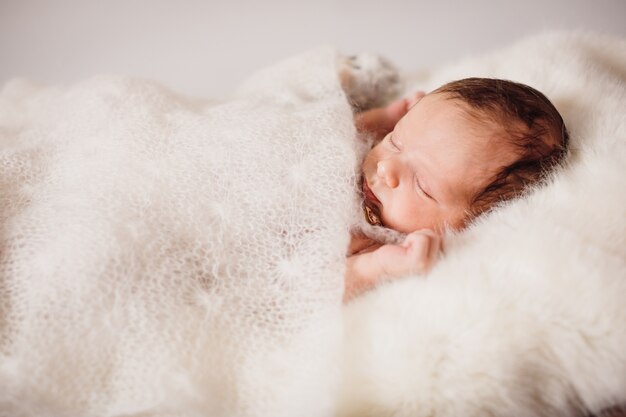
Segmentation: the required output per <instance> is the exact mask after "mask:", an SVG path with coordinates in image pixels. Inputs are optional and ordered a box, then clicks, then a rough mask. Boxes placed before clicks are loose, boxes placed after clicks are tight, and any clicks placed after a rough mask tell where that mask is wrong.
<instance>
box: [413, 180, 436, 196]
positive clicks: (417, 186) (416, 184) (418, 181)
mask: <svg viewBox="0 0 626 417" xmlns="http://www.w3.org/2000/svg"><path fill="white" fill-rule="evenodd" d="M415 187H416V188H417V189H419V191H420V192H421V193H423V194H424V195H425V196H426V197H428V198H430V199H431V200H434V198H433V197H432V196H431V195H430V194H428V193H427V192H426V191H424V188H423V187H422V185H421V184H420V180H419V178H417V176H416V177H415Z"/></svg>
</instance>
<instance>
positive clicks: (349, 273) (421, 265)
mask: <svg viewBox="0 0 626 417" xmlns="http://www.w3.org/2000/svg"><path fill="white" fill-rule="evenodd" d="M441 246H442V243H441V237H440V236H439V235H438V234H436V233H435V232H433V231H431V230H427V229H424V230H418V231H416V232H413V233H411V234H409V235H408V236H407V237H406V238H405V239H404V241H403V242H402V243H401V244H399V245H389V244H388V245H382V246H380V247H379V248H378V249H375V250H373V251H370V252H367V253H362V254H357V255H353V256H350V257H348V259H347V270H346V277H345V291H344V302H346V301H349V300H350V299H351V298H353V297H355V296H357V295H359V294H361V293H362V292H365V291H367V290H369V289H371V288H374V287H375V286H376V285H378V284H379V283H381V282H384V281H387V280H389V279H393V278H399V277H402V276H407V275H412V274H424V273H426V272H428V270H429V269H430V268H431V267H432V265H433V263H434V262H435V260H436V259H437V256H438V254H439V252H440V251H441Z"/></svg>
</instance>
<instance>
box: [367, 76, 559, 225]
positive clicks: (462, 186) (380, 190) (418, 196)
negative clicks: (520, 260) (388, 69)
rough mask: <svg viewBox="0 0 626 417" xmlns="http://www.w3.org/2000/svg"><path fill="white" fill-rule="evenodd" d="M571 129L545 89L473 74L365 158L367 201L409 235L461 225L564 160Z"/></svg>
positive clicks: (422, 103)
mask: <svg viewBox="0 0 626 417" xmlns="http://www.w3.org/2000/svg"><path fill="white" fill-rule="evenodd" d="M568 139H569V137H568V133H567V130H566V128H565V125H564V124H563V119H562V118H561V115H560V114H559V112H558V111H557V110H556V108H555V107H554V106H553V105H552V103H550V101H549V100H548V99H547V98H546V97H545V96H544V95H543V94H541V93H540V92H539V91H537V90H535V89H533V88H531V87H528V86H526V85H522V84H518V83H514V82H511V81H505V80H497V79H486V78H468V79H464V80H459V81H454V82H451V83H448V84H445V85H444V86H442V87H440V88H438V89H437V90H435V91H433V92H431V93H429V94H427V95H426V96H425V97H423V98H422V99H420V100H419V101H418V102H417V103H416V104H415V105H414V106H413V107H412V108H411V109H410V110H409V111H408V113H407V114H406V115H405V116H404V117H403V118H402V119H401V120H400V121H399V122H398V123H397V124H396V126H395V128H394V130H393V131H392V132H390V133H389V134H388V135H387V136H385V138H384V139H383V140H382V141H380V142H379V143H378V144H376V146H374V147H373V148H372V149H371V150H370V151H369V152H368V154H367V155H366V157H365V160H364V161H363V165H362V169H363V191H364V195H365V205H366V206H367V207H369V208H370V209H371V210H373V211H374V212H375V213H376V214H377V215H378V217H379V218H380V220H381V221H382V224H383V225H384V226H386V227H389V228H391V229H395V230H398V231H400V232H405V233H409V232H412V231H415V230H419V229H424V228H429V229H434V230H441V229H442V228H444V227H451V228H453V229H461V228H463V227H464V226H465V225H466V224H467V223H468V222H470V221H471V220H473V219H474V218H475V217H476V216H478V215H480V214H481V213H484V212H486V211H488V210H489V209H490V208H491V207H493V206H494V205H495V204H496V203H498V202H501V201H504V200H508V199H511V198H514V197H517V196H519V195H521V194H522V193H523V192H524V191H525V190H526V189H527V188H528V187H529V186H531V185H532V184H536V183H538V182H540V181H541V180H542V179H544V178H545V177H546V174H548V173H549V172H550V171H551V170H552V169H553V168H554V167H555V166H556V165H557V164H558V163H559V162H560V161H561V159H562V158H563V156H564V155H565V152H566V148H567V144H568Z"/></svg>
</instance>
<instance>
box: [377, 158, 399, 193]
mask: <svg viewBox="0 0 626 417" xmlns="http://www.w3.org/2000/svg"><path fill="white" fill-rule="evenodd" d="M397 171H398V170H397V167H396V164H395V163H394V162H393V161H392V160H391V159H385V160H382V161H378V164H377V165H376V174H377V175H378V177H379V178H381V179H382V180H383V181H385V184H387V186H388V187H389V188H396V187H397V186H398V185H399V184H400V181H399V180H398V172H397Z"/></svg>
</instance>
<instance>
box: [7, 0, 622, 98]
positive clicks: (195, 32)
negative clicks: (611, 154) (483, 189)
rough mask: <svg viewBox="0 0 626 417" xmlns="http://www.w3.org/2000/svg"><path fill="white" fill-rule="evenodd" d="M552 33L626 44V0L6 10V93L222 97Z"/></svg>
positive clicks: (42, 2)
mask: <svg viewBox="0 0 626 417" xmlns="http://www.w3.org/2000/svg"><path fill="white" fill-rule="evenodd" d="M553 29H583V30H593V31H599V32H603V33H608V34H614V35H619V36H622V37H626V0H596V1H592V0H587V1H585V0H554V1H550V0H517V1H498V0H474V1H467V2H464V1H452V0H443V1H436V0H431V1H428V2H427V1H407V0H378V1H370V0H345V1H331V0H315V1H312V0H311V1H307V2H303V1H302V2H298V1H294V0H292V1H289V0H266V1H258V2H253V1H247V2H246V1H243V0H231V1H211V0H209V1H200V0H180V1H176V0H169V1H168V0H103V1H97V0H93V1H90V0H39V1H37V0H0V82H2V83H4V82H5V81H6V80H7V79H9V78H12V77H14V76H27V77H30V78H34V79H36V80H39V81H43V82H54V83H57V82H70V81H76V80H79V79H82V78H85V77H88V76H90V75H93V74H96V73H122V74H130V75H136V76H143V77H148V78H152V79H155V80H158V81H160V82H163V83H165V84H167V85H168V86H170V87H172V88H174V89H176V90H179V91H181V92H183V93H186V94H191V95H194V96H203V97H208V96H213V97H215V96H224V95H227V94H228V92H229V91H231V90H232V89H233V88H234V87H235V86H236V85H237V83H238V82H239V81H241V80H242V79H243V78H244V77H245V76H246V75H248V74H250V73H251V72H252V71H253V70H255V69H257V68H260V67H263V66H265V65H267V64H270V63H272V62H274V61H276V60H278V59H280V58H284V57H286V56H289V55H291V54H294V53H297V52H299V51H303V50H305V49H307V48H309V47H313V46H316V45H320V44H330V45H335V46H337V47H339V48H340V50H341V51H343V52H346V53H354V52H359V51H370V52H378V53H382V54H383V55H386V56H388V57H389V58H391V59H392V60H393V61H394V62H396V63H397V64H398V65H399V66H400V67H401V68H402V69H405V70H418V69H420V68H432V67H434V66H437V65H441V64H444V63H447V62H452V61H455V60H458V59H462V58H463V57H466V56H469V55H473V54H476V53H480V52H482V51H485V50H489V49H493V48H497V47H500V46H504V45H506V44H509V43H511V42H512V41H514V40H517V39H519V38H521V37H523V36H525V35H529V34H533V33H537V32H540V31H545V30H553Z"/></svg>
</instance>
